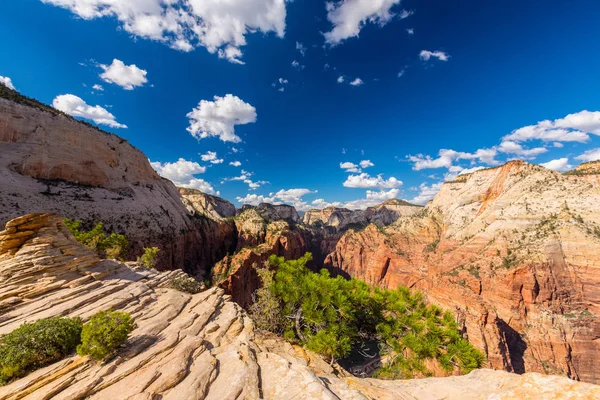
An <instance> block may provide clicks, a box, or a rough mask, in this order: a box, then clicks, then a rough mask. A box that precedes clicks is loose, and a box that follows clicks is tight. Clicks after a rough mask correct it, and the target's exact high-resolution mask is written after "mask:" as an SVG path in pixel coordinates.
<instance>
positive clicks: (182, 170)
mask: <svg viewBox="0 0 600 400" xmlns="http://www.w3.org/2000/svg"><path fill="white" fill-rule="evenodd" d="M150 165H152V168H154V170H155V171H156V172H157V173H158V174H159V175H160V176H162V177H163V178H166V179H169V180H170V181H172V182H173V183H174V184H175V186H178V187H184V188H188V189H198V190H200V191H202V192H204V193H209V194H215V195H217V196H218V195H219V192H217V191H215V189H214V188H213V187H212V185H211V184H210V183H208V182H206V181H205V180H204V179H199V178H196V177H195V176H194V175H198V174H203V173H204V172H205V171H206V168H205V167H203V166H201V165H200V164H198V163H197V162H193V161H187V160H185V159H183V158H180V159H179V160H177V161H176V162H173V163H169V162H166V163H161V162H152V161H151V162H150Z"/></svg>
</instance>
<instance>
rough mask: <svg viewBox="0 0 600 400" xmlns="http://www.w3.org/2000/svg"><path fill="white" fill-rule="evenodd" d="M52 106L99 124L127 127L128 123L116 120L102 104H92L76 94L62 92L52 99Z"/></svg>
mask: <svg viewBox="0 0 600 400" xmlns="http://www.w3.org/2000/svg"><path fill="white" fill-rule="evenodd" d="M52 107H54V108H56V109H57V110H60V111H62V112H64V113H67V114H69V115H71V116H73V117H80V118H85V119H89V120H91V121H94V122H95V123H96V124H98V125H107V126H110V127H111V128H127V126H126V125H123V124H120V123H118V122H117V121H116V118H115V116H114V115H112V114H111V113H110V112H108V111H107V110H106V109H105V108H103V107H100V106H90V105H88V104H87V103H86V102H85V101H83V99H81V98H80V97H77V96H75V95H74V94H61V95H59V96H56V98H55V99H54V100H53V101H52Z"/></svg>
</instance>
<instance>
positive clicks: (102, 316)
mask: <svg viewBox="0 0 600 400" xmlns="http://www.w3.org/2000/svg"><path fill="white" fill-rule="evenodd" d="M135 328H136V325H135V323H134V322H133V318H131V315H129V313H126V312H122V311H113V310H112V309H111V310H105V311H100V312H98V313H97V314H95V315H94V316H92V318H90V320H89V322H87V323H86V324H85V325H83V330H82V332H81V344H80V345H79V346H77V354H79V355H81V356H84V355H89V356H90V357H92V358H93V359H95V360H98V361H102V360H106V359H108V358H110V357H111V356H112V355H113V354H114V352H115V351H116V349H117V348H118V347H119V346H121V345H122V344H123V343H125V342H126V341H127V337H128V336H129V334H130V333H131V331H133V330H134V329H135Z"/></svg>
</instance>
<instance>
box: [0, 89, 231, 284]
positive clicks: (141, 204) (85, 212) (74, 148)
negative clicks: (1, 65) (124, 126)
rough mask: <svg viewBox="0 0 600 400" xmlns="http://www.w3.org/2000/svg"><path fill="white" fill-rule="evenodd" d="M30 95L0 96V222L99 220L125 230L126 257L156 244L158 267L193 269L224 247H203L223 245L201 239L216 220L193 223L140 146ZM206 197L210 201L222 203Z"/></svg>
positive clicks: (201, 266) (208, 234) (198, 271)
mask: <svg viewBox="0 0 600 400" xmlns="http://www.w3.org/2000/svg"><path fill="white" fill-rule="evenodd" d="M7 90H8V89H7ZM15 93H16V92H15ZM29 103H30V105H24V104H19V103H16V102H13V101H9V100H6V99H2V98H0V224H5V223H6V222H7V221H9V220H10V219H12V218H15V217H17V216H19V215H23V214H26V213H30V212H55V213H58V214H60V215H62V216H64V217H68V218H71V219H80V220H82V221H83V222H84V226H83V227H84V228H86V229H90V228H91V227H92V226H93V224H94V223H97V222H103V223H104V226H105V228H106V229H107V230H108V231H110V232H117V233H122V234H125V235H126V236H127V238H128V240H129V242H130V243H131V245H132V246H131V249H130V251H129V253H128V254H127V255H126V258H129V259H133V258H135V257H136V256H139V255H140V254H141V253H142V248H143V247H149V246H158V247H160V248H161V252H160V254H159V257H160V260H159V265H160V266H161V267H162V268H166V269H173V268H182V269H185V270H186V271H188V272H191V273H194V274H196V275H202V273H203V271H204V270H205V269H207V268H208V267H209V266H210V265H212V264H214V262H216V261H217V260H218V259H220V258H222V257H223V256H224V255H225V254H226V252H224V253H222V254H220V253H219V254H215V255H214V256H209V255H208V254H207V253H210V252H212V250H210V249H208V250H207V249H203V246H209V245H212V246H214V247H221V243H220V242H219V243H216V242H211V241H210V240H209V241H206V240H205V239H207V238H209V237H214V238H215V239H218V238H219V237H220V236H221V235H222V233H221V232H218V233H215V232H214V231H215V230H218V229H219V228H218V227H214V226H211V227H209V229H208V230H203V229H205V227H204V226H201V227H198V226H197V224H196V221H195V220H194V219H193V218H191V216H190V213H189V212H188V210H187V209H186V208H185V206H184V205H183V204H182V202H181V199H180V195H179V193H178V191H177V189H176V188H175V186H174V185H173V183H171V182H170V181H168V180H166V179H162V178H161V177H159V176H158V175H157V174H156V172H155V171H154V170H153V169H152V167H151V166H150V163H149V162H148V159H147V158H146V156H145V155H144V154H143V153H142V152H141V151H139V150H138V149H136V148H135V147H133V146H132V145H130V144H129V143H128V142H127V141H125V140H124V139H121V138H119V137H118V136H116V135H113V134H109V133H106V132H102V131H100V130H98V129H96V128H94V127H92V126H90V125H88V124H85V123H82V122H80V121H77V120H75V119H73V118H71V117H67V116H65V115H64V114H61V113H59V112H58V111H56V110H54V109H52V108H51V107H48V106H43V105H41V104H40V103H35V102H34V101H30V102H29ZM31 104H33V106H31ZM36 107H37V108H36ZM211 204H214V206H213V209H216V208H218V206H217V204H219V205H220V204H221V203H219V202H214V203H211ZM207 207H208V206H207ZM224 208H226V207H224ZM227 211H228V212H231V210H230V209H229V210H227ZM204 225H206V224H204ZM233 236H234V235H233Z"/></svg>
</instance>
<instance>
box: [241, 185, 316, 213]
mask: <svg viewBox="0 0 600 400" xmlns="http://www.w3.org/2000/svg"><path fill="white" fill-rule="evenodd" d="M310 193H316V191H312V190H309V189H288V190H283V189H282V190H280V191H278V192H274V193H269V195H268V196H264V195H258V194H253V193H252V194H250V193H249V194H247V195H246V196H245V197H237V201H238V202H239V203H242V204H250V205H254V206H256V205H259V204H260V203H270V204H289V205H291V206H294V207H295V208H296V210H300V211H307V210H309V209H310V206H309V205H308V203H306V201H304V200H303V197H304V196H306V195H307V194H310Z"/></svg>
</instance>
